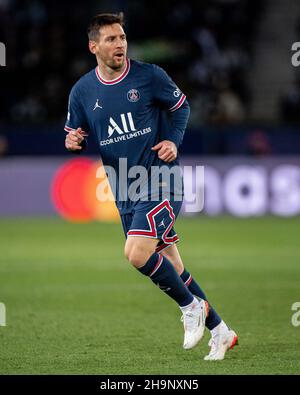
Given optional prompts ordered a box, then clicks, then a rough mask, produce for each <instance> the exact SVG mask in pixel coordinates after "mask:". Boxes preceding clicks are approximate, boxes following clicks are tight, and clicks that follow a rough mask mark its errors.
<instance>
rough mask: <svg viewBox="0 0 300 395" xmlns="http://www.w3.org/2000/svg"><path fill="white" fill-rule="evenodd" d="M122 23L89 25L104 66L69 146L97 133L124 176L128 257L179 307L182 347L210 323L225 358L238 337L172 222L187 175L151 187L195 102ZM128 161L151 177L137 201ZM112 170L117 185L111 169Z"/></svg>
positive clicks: (108, 164)
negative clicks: (143, 54)
mask: <svg viewBox="0 0 300 395" xmlns="http://www.w3.org/2000/svg"><path fill="white" fill-rule="evenodd" d="M123 27H124V24H123V14H99V15H96V16H95V17H94V18H93V19H92V21H91V23H90V25H89V27H88V38H89V49H90V51H91V53H92V54H94V55H95V56H96V60H97V67H96V68H95V69H93V70H91V71H90V72H88V73H87V74H85V75H84V76H83V77H82V78H80V80H79V81H77V83H76V84H75V85H74V86H73V88H72V90H71V93H70V97H69V107H68V116H67V122H66V125H65V130H66V132H67V136H66V140H65V146H66V148H67V149H68V150H69V151H73V152H80V151H83V150H84V148H85V146H86V139H85V137H87V136H88V134H89V132H93V133H94V134H95V136H96V139H97V141H98V143H99V148H100V154H101V157H102V161H103V164H104V166H105V169H108V168H112V169H113V170H114V171H115V175H116V177H117V182H116V183H115V184H116V190H115V198H116V205H117V208H118V210H119V212H120V216H121V220H122V225H123V229H124V232H125V235H126V243H125V256H126V257H127V259H128V260H129V262H130V263H131V264H132V265H133V266H134V267H135V268H136V269H137V270H138V271H139V272H140V273H142V274H143V275H145V276H148V277H149V278H150V279H151V280H152V281H153V282H154V284H156V285H157V287H158V288H160V289H161V290H162V291H163V292H165V293H166V294H167V295H168V296H169V297H171V298H172V299H174V300H175V301H176V302H177V304H178V305H179V307H180V309H181V311H182V317H183V322H184V341H183V347H184V348H185V349H191V348H193V347H195V346H196V344H197V343H198V342H199V341H200V340H201V339H202V337H203V335H204V330H205V326H207V328H208V329H209V330H210V331H211V334H212V338H211V340H210V343H209V345H210V346H211V350H210V353H209V355H207V356H206V357H205V359H206V360H220V359H223V358H224V355H225V353H226V351H227V350H229V349H230V348H232V347H233V346H234V345H235V344H236V343H237V335H236V333H235V332H234V331H233V330H231V329H229V328H228V327H227V325H226V324H225V323H224V322H223V321H222V320H221V318H220V317H219V315H218V314H217V313H216V311H215V310H214V309H213V307H212V306H211V305H209V303H208V301H207V298H206V296H205V294H204V292H203V291H202V289H201V288H200V286H199V285H198V283H197V282H196V281H195V279H194V278H192V276H191V275H190V273H189V272H188V271H187V270H186V269H185V268H184V265H183V262H182V260H181V257H180V254H179V252H178V249H177V246H176V242H177V241H178V236H177V234H176V232H175V230H174V228H173V225H174V222H175V219H176V217H177V216H178V213H179V211H180V208H181V205H182V188H181V187H180V181H181V180H180V177H181V175H180V176H178V175H177V178H176V177H174V180H175V181H174V182H171V181H170V182H169V183H168V182H167V183H164V182H160V183H159V188H158V189H157V190H151V186H152V183H151V181H153V178H154V177H155V175H152V173H151V170H152V169H154V168H155V167H156V168H162V167H163V166H167V168H168V169H169V170H172V169H173V168H174V169H175V167H176V166H177V167H178V161H177V149H178V147H179V145H180V144H181V142H182V139H183V135H184V132H185V128H186V125H187V121H188V117H189V111H190V110H189V105H188V102H187V100H186V96H185V95H184V94H183V93H182V92H181V91H180V89H179V88H178V87H177V86H176V85H175V83H174V82H173V81H172V80H171V78H170V77H169V76H168V75H167V74H166V72H165V71H164V70H162V69H161V68H160V67H158V66H156V65H153V64H147V63H142V62H138V61H134V60H131V59H129V58H128V57H127V41H126V35H125V33H124V29H123ZM167 113H168V116H166V114H167ZM122 158H123V160H124V159H126V161H127V162H126V165H127V166H128V169H134V168H135V166H139V167H138V169H140V168H141V166H142V167H143V169H145V170H146V175H148V176H149V177H148V179H147V180H145V181H144V184H143V185H142V186H141V185H140V188H139V191H138V192H139V193H140V195H139V198H138V199H134V198H132V194H131V195H130V193H128V194H127V195H126V198H124V196H123V195H124V190H125V189H127V191H130V188H131V187H132V186H133V182H134V180H132V179H131V178H130V177H129V176H128V177H127V178H126V182H125V183H124V182H123V184H122V180H120V178H122V174H121V173H122V171H123V169H122V167H123V165H122V166H121V167H120V159H122ZM122 163H124V162H122ZM107 173H108V178H109V180H110V183H112V172H109V171H107ZM144 174H145V173H144ZM128 175H129V173H128ZM146 178H147V177H146ZM159 180H161V178H159ZM118 181H121V182H118ZM119 185H121V187H118V186H119ZM149 186H150V189H149V188H148V187H149ZM112 189H113V188H112ZM131 189H132V188H131ZM167 191H168V192H169V194H168V198H166V196H167V193H166V192H167ZM180 193H181V199H178V195H180ZM129 195H130V196H129ZM134 196H137V194H136V193H135V194H134ZM141 196H142V198H141ZM145 197H146V198H147V199H145Z"/></svg>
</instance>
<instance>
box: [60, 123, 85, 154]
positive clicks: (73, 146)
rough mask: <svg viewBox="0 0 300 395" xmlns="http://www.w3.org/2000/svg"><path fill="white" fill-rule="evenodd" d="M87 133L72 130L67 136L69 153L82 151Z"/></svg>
mask: <svg viewBox="0 0 300 395" xmlns="http://www.w3.org/2000/svg"><path fill="white" fill-rule="evenodd" d="M84 136H85V133H84V132H83V131H82V130H81V128H77V129H76V130H72V131H71V132H69V133H68V134H67V136H66V140H65V147H66V148H67V150H69V151H80V150H82V147H81V146H80V144H81V143H82V141H83V140H84Z"/></svg>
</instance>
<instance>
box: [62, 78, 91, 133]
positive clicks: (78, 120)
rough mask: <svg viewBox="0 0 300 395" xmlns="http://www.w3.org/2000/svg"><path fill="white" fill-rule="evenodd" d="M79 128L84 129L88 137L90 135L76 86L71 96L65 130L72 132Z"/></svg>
mask: <svg viewBox="0 0 300 395" xmlns="http://www.w3.org/2000/svg"><path fill="white" fill-rule="evenodd" d="M77 128H82V130H83V131H84V132H85V133H86V135H88V134H89V127H88V123H87V120H86V116H85V112H84V109H83V107H82V104H81V101H80V98H79V93H78V89H76V86H74V87H73V88H72V90H71V92H70V95H69V103H68V114H67V120H66V123H65V127H64V130H65V131H66V132H70V131H72V130H76V129H77Z"/></svg>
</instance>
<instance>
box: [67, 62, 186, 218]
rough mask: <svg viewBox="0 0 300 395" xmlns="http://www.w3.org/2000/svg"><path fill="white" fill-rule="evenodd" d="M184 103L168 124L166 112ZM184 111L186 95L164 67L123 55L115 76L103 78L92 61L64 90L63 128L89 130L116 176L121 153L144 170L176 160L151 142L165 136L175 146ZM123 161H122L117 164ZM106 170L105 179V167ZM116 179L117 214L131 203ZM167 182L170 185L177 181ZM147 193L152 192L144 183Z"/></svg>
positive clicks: (179, 139)
mask: <svg viewBox="0 0 300 395" xmlns="http://www.w3.org/2000/svg"><path fill="white" fill-rule="evenodd" d="M184 107H185V108H186V109H187V112H185V114H184V115H183V123H182V122H181V124H179V123H178V125H177V123H173V124H172V123H171V121H170V120H169V117H168V115H167V114H168V113H169V114H171V115H172V113H174V112H177V110H179V109H183V108H184ZM188 114H189V108H188V103H187V101H186V96H185V95H184V94H183V93H182V92H181V91H180V89H179V88H178V87H177V85H176V84H175V83H174V82H173V81H172V80H171V78H170V77H169V76H168V75H167V73H166V72H165V71H164V70H163V69H161V68H160V67H158V66H156V65H153V64H148V63H143V62H138V61H133V60H131V59H127V60H126V68H125V70H124V72H123V73H122V75H120V76H119V77H118V78H116V79H115V80H111V81H107V80H104V79H103V78H102V77H101V75H100V72H99V68H98V67H96V68H95V69H93V70H92V71H90V72H89V73H87V74H85V75H84V76H83V77H82V78H80V80H79V81H77V83H76V84H75V85H74V86H73V88H72V90H71V93H70V96H69V106H68V115H67V121H66V125H65V130H66V131H67V132H69V131H71V130H74V129H77V128H78V127H81V128H82V130H83V131H84V132H85V133H86V134H89V133H90V132H93V133H94V134H95V136H96V140H97V142H98V145H99V148H100V155H101V159H102V161H103V164H104V166H105V168H108V166H110V167H112V168H113V169H114V170H115V172H116V176H117V179H118V177H119V176H120V161H119V160H120V159H121V158H124V159H126V160H127V169H128V170H129V169H130V168H132V167H133V166H143V167H144V168H145V169H146V170H147V171H148V174H150V170H151V168H152V167H153V166H155V167H159V166H168V167H172V166H174V165H175V164H177V161H175V162H172V163H171V164H168V163H165V162H163V161H162V160H160V159H159V158H158V155H157V152H155V151H152V150H151V148H152V147H153V146H155V145H156V144H157V143H158V142H159V141H161V140H164V139H168V140H172V141H173V142H175V144H176V145H177V146H179V144H180V143H181V141H182V138H183V133H184V129H185V127H186V124H187V120H188ZM122 160H123V159H122ZM124 163H125V162H122V161H121V168H122V166H123V164H124ZM108 176H109V179H110V172H109V171H108ZM133 181H134V178H133V179H131V178H129V177H128V178H127V187H128V188H129V187H130V184H131V183H132V182H133ZM110 182H111V179H110ZM147 183H148V185H149V179H148V180H147ZM118 185H119V183H118V182H117V184H116V188H117V190H116V196H115V198H116V204H117V207H118V209H119V210H120V212H121V214H122V213H126V212H129V211H130V210H131V209H132V206H133V205H134V204H135V203H134V201H130V200H128V199H124V196H122V199H121V198H120V195H121V194H122V191H121V190H120V187H119V188H118ZM171 188H172V189H173V190H174V188H176V185H175V186H174V185H173V186H171ZM113 190H114V189H113ZM146 193H147V194H148V195H149V196H150V195H151V191H149V188H148V189H147V192H146ZM124 200H125V201H124Z"/></svg>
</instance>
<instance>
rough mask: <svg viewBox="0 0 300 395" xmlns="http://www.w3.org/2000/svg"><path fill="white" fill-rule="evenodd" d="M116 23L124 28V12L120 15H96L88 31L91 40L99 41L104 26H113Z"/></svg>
mask: <svg viewBox="0 0 300 395" xmlns="http://www.w3.org/2000/svg"><path fill="white" fill-rule="evenodd" d="M114 23H119V24H120V25H121V26H122V27H123V26H124V14H123V12H119V13H118V14H98V15H95V16H94V17H93V18H92V20H91V22H90V24H89V26H88V30H87V33H88V36H89V40H97V39H98V37H99V34H100V32H99V29H100V28H101V27H102V26H106V25H113V24H114Z"/></svg>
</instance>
